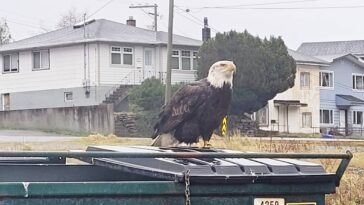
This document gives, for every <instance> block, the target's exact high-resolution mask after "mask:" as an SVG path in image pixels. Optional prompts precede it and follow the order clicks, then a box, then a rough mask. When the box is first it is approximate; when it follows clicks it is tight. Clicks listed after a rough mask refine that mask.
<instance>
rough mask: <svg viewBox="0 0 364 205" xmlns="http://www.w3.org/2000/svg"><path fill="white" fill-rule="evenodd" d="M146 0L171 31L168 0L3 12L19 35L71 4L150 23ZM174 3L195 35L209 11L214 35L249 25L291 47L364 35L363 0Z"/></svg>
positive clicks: (35, 4) (23, 6)
mask: <svg viewBox="0 0 364 205" xmlns="http://www.w3.org/2000/svg"><path fill="white" fill-rule="evenodd" d="M147 3H149V4H154V3H156V4H158V13H159V14H160V16H159V18H158V21H159V22H158V23H159V25H158V29H159V30H163V31H167V25H168V0H155V1H142V0H136V1H133V0H111V1H110V0H58V1H56V0H31V1H29V0H11V1H5V0H2V2H1V8H0V16H1V17H3V18H5V19H6V20H7V22H8V25H9V27H10V32H11V34H12V36H13V38H14V39H15V40H20V39H23V38H27V37H31V36H33V35H36V34H39V33H42V32H45V31H50V30H54V29H55V25H56V24H57V21H58V20H59V18H60V16H61V15H62V14H63V13H66V12H67V11H68V10H70V9H72V8H73V9H75V10H76V11H78V12H80V13H83V12H86V13H87V14H88V15H90V14H92V13H94V12H96V11H98V12H97V13H96V14H94V15H93V16H92V17H91V18H96V19H99V18H104V19H109V20H113V21H118V22H122V23H125V21H126V20H127V19H128V18H129V16H133V17H134V18H135V19H136V21H137V26H138V27H142V28H148V26H150V25H152V24H153V19H152V16H150V15H148V14H146V13H148V12H152V11H153V10H152V9H144V10H142V9H130V8H129V5H131V4H134V5H138V4H141V5H142V4H147ZM105 5H106V6H105ZM103 6H105V7H104V8H102V7H103ZM175 6H176V7H175V18H174V33H176V34H180V35H184V36H187V37H191V38H196V39H201V28H202V25H203V18H204V17H208V19H209V24H210V26H211V27H212V34H213V35H214V34H215V32H224V31H229V30H236V31H243V30H244V29H247V30H248V31H249V32H250V33H252V34H253V35H258V36H260V37H265V36H268V37H269V36H271V35H273V36H282V38H283V39H284V40H285V42H286V44H287V46H288V47H289V48H292V49H296V48H297V47H298V46H299V45H300V44H301V43H302V42H311V41H337V40H364V26H363V19H364V1H363V0H345V1H343V0H224V1H222V0H175ZM206 7H209V8H206ZM211 7H216V8H211ZM100 8H102V9H100ZM272 8H274V9H272ZM186 9H189V12H186Z"/></svg>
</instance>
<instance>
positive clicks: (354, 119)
mask: <svg viewBox="0 0 364 205" xmlns="http://www.w3.org/2000/svg"><path fill="white" fill-rule="evenodd" d="M358 113H361V118H360V121H361V123H358ZM352 124H353V125H355V126H359V125H363V111H361V110H353V111H352Z"/></svg>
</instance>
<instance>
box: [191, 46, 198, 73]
mask: <svg viewBox="0 0 364 205" xmlns="http://www.w3.org/2000/svg"><path fill="white" fill-rule="evenodd" d="M192 58H193V59H192V61H193V63H192V66H193V67H192V69H193V70H197V52H196V51H194V52H193V56H192Z"/></svg>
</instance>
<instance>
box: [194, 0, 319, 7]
mask: <svg viewBox="0 0 364 205" xmlns="http://www.w3.org/2000/svg"><path fill="white" fill-rule="evenodd" d="M314 1H321V0H296V1H279V2H266V3H254V4H238V5H225V6H203V7H191V8H190V9H229V8H237V7H246V6H268V5H278V4H293V3H302V2H314Z"/></svg>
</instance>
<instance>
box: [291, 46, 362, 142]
mask: <svg viewBox="0 0 364 205" xmlns="http://www.w3.org/2000/svg"><path fill="white" fill-rule="evenodd" d="M297 51H298V52H300V53H303V54H306V55H310V56H314V57H316V58H320V59H323V60H326V61H328V62H330V66H328V67H324V68H320V73H319V76H316V77H317V78H319V86H320V128H321V131H322V132H328V131H332V132H334V133H341V134H343V135H346V136H348V135H360V136H361V135H364V133H363V113H364V41H339V42H316V43H303V44H302V45H301V46H300V47H299V48H298V50H297Z"/></svg>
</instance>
